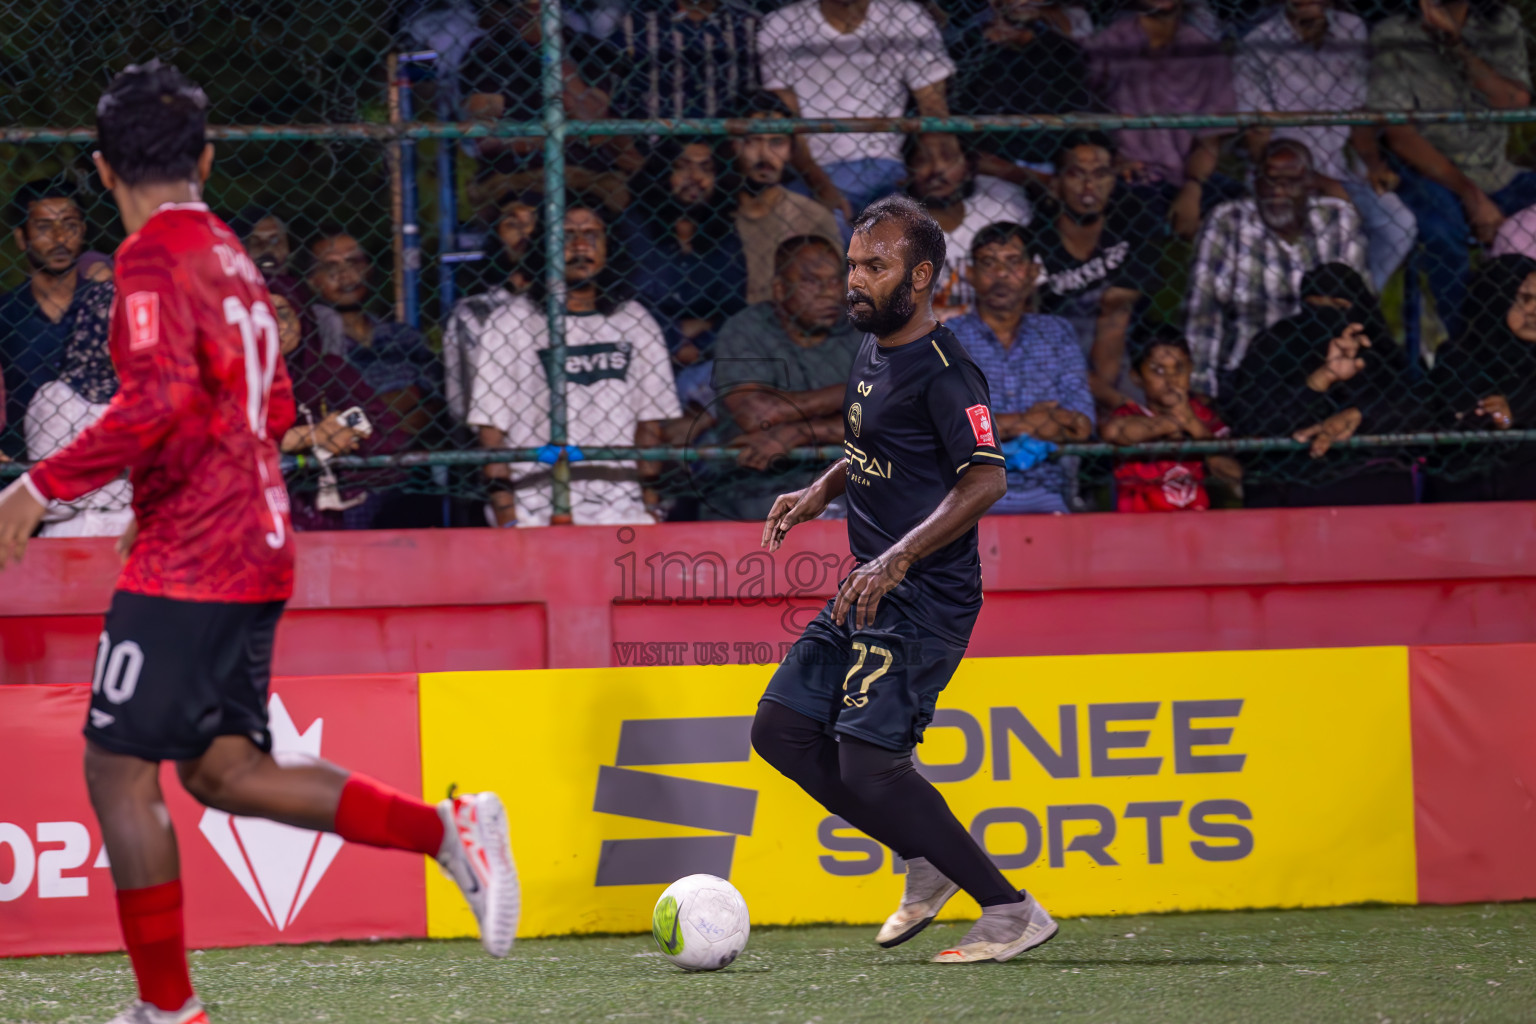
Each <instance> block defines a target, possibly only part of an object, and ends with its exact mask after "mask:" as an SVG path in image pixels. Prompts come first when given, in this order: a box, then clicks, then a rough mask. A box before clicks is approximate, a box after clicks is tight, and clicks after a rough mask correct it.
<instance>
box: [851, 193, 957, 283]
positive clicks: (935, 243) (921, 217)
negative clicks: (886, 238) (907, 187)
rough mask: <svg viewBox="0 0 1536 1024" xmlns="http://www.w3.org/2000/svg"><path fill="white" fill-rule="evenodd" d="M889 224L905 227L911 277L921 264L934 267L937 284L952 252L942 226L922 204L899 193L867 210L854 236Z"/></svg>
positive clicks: (905, 254)
mask: <svg viewBox="0 0 1536 1024" xmlns="http://www.w3.org/2000/svg"><path fill="white" fill-rule="evenodd" d="M888 220H891V221H895V222H896V223H898V224H900V225H901V233H902V236H903V237H904V238H905V239H906V243H907V244H906V245H905V246H904V257H905V259H906V269H907V271H908V273H910V272H911V270H912V268H913V267H915V266H917V265H918V264H919V263H931V264H933V277H934V279H935V280H937V279H938V276H939V274H940V272H942V271H943V269H944V254H945V252H946V251H947V249H948V246H947V244H946V243H945V240H944V229H943V228H941V227H939V222H938V221H936V220H934V219H933V218H932V217H931V216H929V214H928V211H927V210H925V209H923V204H922V203H920V202H918V201H917V200H916V199H913V198H912V197H911V196H908V195H903V194H901V193H900V192H897V193H893V194H892V195H888V196H886V197H885V198H884V199H876V200H875V201H874V202H872V203H870V204H869V205H868V206H866V207H864V212H863V213H861V214H859V216H858V218H857V219H856V220H855V221H854V222H853V233H854V234H856V235H857V234H860V233H862V232H865V231H868V230H869V229H870V228H872V227H874V226H875V225H876V224H882V223H884V222H885V221H888Z"/></svg>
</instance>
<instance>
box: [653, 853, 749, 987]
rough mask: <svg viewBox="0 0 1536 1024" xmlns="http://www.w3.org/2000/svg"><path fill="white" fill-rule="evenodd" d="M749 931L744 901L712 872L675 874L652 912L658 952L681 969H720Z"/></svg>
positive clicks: (743, 945) (737, 952) (743, 944)
mask: <svg viewBox="0 0 1536 1024" xmlns="http://www.w3.org/2000/svg"><path fill="white" fill-rule="evenodd" d="M751 931H752V925H751V923H750V922H749V921H748V920H747V901H746V900H744V899H742V898H741V893H739V892H737V891H736V887H735V886H734V885H732V884H731V883H730V882H727V881H726V880H725V879H723V878H716V877H715V876H714V875H689V876H688V877H686V878H679V879H678V880H677V881H675V882H673V883H672V884H671V885H669V886H667V891H666V892H664V893H662V894H661V899H659V900H657V901H656V910H655V911H654V912H653V913H652V914H651V934H652V935H654V936H655V937H656V944H657V945H658V946H660V947H661V952H662V955H663V956H665V957H666V958H667V959H668V960H671V961H672V962H673V963H675V964H677V966H679V967H681V968H682V969H683V970H685V971H718V970H719V969H720V968H722V967H724V966H726V965H727V964H729V963H730V962H731V961H732V960H735V959H736V958H737V957H738V956H740V955H741V951H742V950H743V949H745V948H746V946H747V935H748V934H749V933H750V932H751Z"/></svg>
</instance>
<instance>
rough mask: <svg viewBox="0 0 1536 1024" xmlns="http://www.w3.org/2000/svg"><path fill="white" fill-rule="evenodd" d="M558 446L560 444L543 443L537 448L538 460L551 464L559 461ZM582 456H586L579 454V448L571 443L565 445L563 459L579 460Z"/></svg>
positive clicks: (568, 460)
mask: <svg viewBox="0 0 1536 1024" xmlns="http://www.w3.org/2000/svg"><path fill="white" fill-rule="evenodd" d="M560 448H561V446H560V445H558V444H546V445H544V446H543V447H542V448H540V449H539V461H540V462H542V463H545V464H546V465H550V466H553V465H554V464H555V463H557V462H559V461H560ZM584 458H586V456H585V455H583V454H581V449H580V448H577V447H576V446H575V445H573V444H568V445H565V459H566V461H567V462H580V461H581V460H582V459H584Z"/></svg>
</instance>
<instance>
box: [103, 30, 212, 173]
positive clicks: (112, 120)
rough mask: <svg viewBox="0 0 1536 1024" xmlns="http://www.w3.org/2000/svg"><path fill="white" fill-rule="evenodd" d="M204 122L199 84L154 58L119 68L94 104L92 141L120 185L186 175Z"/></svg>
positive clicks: (203, 141) (199, 150)
mask: <svg viewBox="0 0 1536 1024" xmlns="http://www.w3.org/2000/svg"><path fill="white" fill-rule="evenodd" d="M207 127H208V97H207V96H205V95H204V94H203V90H202V89H200V88H198V87H197V85H196V84H195V83H194V82H193V81H192V80H191V79H190V78H188V77H187V76H186V75H183V74H182V73H181V72H180V71H177V70H176V69H175V68H174V67H172V66H171V65H169V64H162V63H160V61H158V60H152V61H150V62H149V63H148V64H130V65H129V66H128V67H127V68H124V69H123V71H122V72H121V73H120V74H119V75H118V76H117V77H116V78H114V79H112V84H111V85H109V86H107V91H106V92H104V93H102V94H101V100H100V101H99V102H98V103H97V104H96V137H97V144H98V146H99V148H100V149H101V155H102V156H103V157H104V158H105V159H106V161H107V163H108V164H110V165H111V166H112V172H113V173H114V174H116V175H117V176H118V178H120V179H121V180H122V182H123V183H124V184H125V185H146V184H148V185H154V184H162V183H165V182H173V181H187V180H190V179H191V177H192V175H193V174H194V173H195V172H196V169H197V161H198V158H200V157H201V156H202V154H203V147H204V146H206V145H207V142H208V139H207Z"/></svg>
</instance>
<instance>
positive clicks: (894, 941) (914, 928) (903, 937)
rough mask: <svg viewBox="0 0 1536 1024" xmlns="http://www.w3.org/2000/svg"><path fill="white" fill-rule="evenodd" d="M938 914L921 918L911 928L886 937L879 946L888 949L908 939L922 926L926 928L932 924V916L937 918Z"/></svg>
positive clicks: (920, 929) (921, 928)
mask: <svg viewBox="0 0 1536 1024" xmlns="http://www.w3.org/2000/svg"><path fill="white" fill-rule="evenodd" d="M938 916H939V915H938V914H934V915H933V916H932V917H925V918H923V919H922V920H921V921H919V922H917V923H916V924H914V925H913V926H912V927H911V928H908V929H907V930H906V931H904V932H902V933H901V934H900V935H898V936H896V937H895V938H894V939H886V940H885V941H884V942H882V943H880V948H881V949H890V948H891V947H893V946H899V945H901V944H902V943H903V942H906V941H907V940H908V939H910V938H912V937H913V936H914V935H916V934H917V933H918V932H920V931H922V930H923V929H924V928H927V927H928V926H929V925H931V924H933V922H934V918H937V917H938Z"/></svg>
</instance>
